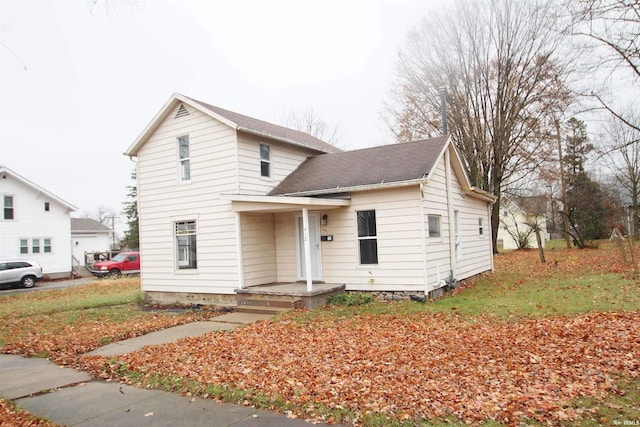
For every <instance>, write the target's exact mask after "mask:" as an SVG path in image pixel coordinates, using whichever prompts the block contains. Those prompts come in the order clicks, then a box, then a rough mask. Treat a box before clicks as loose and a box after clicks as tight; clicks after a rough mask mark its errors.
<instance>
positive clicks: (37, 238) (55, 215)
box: [0, 165, 76, 279]
mask: <svg viewBox="0 0 640 427" xmlns="http://www.w3.org/2000/svg"><path fill="white" fill-rule="evenodd" d="M0 197H1V198H2V199H1V200H0V203H1V204H2V214H1V215H0V258H4V259H7V258H28V259H33V260H35V261H38V262H39V263H40V264H41V265H42V269H43V273H44V274H45V275H46V276H48V277H49V278H51V279H55V278H60V277H68V276H70V275H71V266H72V261H71V260H72V258H71V220H70V219H71V212H73V211H75V210H76V207H75V206H73V205H72V204H70V203H68V202H66V201H64V200H62V199H61V198H59V197H58V196H56V195H54V194H52V193H50V192H49V191H47V190H45V189H44V188H42V187H40V186H38V185H36V184H34V183H33V182H31V181H29V180H28V179H26V178H24V177H22V176H20V175H19V174H17V173H16V172H14V171H12V170H11V169H9V168H7V167H5V166H2V165H0Z"/></svg>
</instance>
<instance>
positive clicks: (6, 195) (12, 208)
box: [0, 194, 16, 221]
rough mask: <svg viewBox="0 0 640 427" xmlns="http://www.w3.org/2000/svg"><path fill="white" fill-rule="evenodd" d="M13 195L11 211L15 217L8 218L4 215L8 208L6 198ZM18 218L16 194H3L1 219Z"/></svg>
mask: <svg viewBox="0 0 640 427" xmlns="http://www.w3.org/2000/svg"><path fill="white" fill-rule="evenodd" d="M5 197H11V211H12V212H13V218H10V219H6V218H5V217H4V210H5V208H6V206H5V204H4V198H5ZM15 220H16V196H15V195H14V194H3V195H2V211H0V221H15Z"/></svg>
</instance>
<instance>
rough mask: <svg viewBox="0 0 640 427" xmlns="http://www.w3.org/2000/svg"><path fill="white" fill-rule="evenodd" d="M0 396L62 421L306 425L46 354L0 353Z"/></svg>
mask: <svg viewBox="0 0 640 427" xmlns="http://www.w3.org/2000/svg"><path fill="white" fill-rule="evenodd" d="M270 317H271V316H270V315H264V314H252V313H229V314H224V315H222V316H218V317H216V318H215V321H210V322H195V323H190V324H186V325H181V326H176V327H173V328H168V329H165V330H162V331H158V332H153V333H151V334H148V335H145V336H142V337H137V338H132V339H129V340H125V341H120V342H117V343H113V344H109V345H107V346H105V347H101V348H99V349H96V350H95V351H93V352H91V353H89V354H93V355H101V356H115V355H117V354H123V353H127V352H131V351H135V350H138V349H141V348H142V347H144V346H145V345H150V344H162V343H166V342H171V341H176V340H178V339H180V338H183V337H187V336H200V335H202V334H205V333H207V332H212V331H219V330H230V329H233V328H237V327H240V326H242V325H245V324H248V323H252V322H255V321H257V320H261V319H268V318H270ZM0 397H2V398H4V399H9V400H12V401H14V402H15V404H16V405H18V407H20V408H23V409H25V410H27V411H29V413H31V414H33V415H36V416H38V417H41V418H46V419H48V420H50V421H53V422H55V423H58V424H61V425H66V426H98V427H99V426H105V427H107V426H108V427H115V426H211V427H227V426H234V427H250V426H266V427H270V426H273V427H275V426H283V427H297V426H310V425H311V424H309V423H307V422H305V421H303V420H300V419H292V418H288V417H286V416H285V415H281V414H275V413H271V412H266V411H258V410H256V409H254V408H251V407H247V406H241V405H234V404H230V403H222V404H221V403H217V402H215V401H213V400H208V399H202V398H198V397H188V396H180V395H177V394H173V393H167V392H162V391H158V390H148V389H140V388H136V387H133V386H128V385H124V384H119V383H116V382H107V381H102V380H97V379H93V378H92V377H91V376H90V375H89V374H87V373H86V372H82V371H76V370H75V369H70V368H63V367H59V366H57V365H55V364H53V363H51V362H49V361H48V360H46V359H36V358H31V359H25V358H22V357H20V356H13V355H6V354H3V355H0ZM315 425H326V424H315Z"/></svg>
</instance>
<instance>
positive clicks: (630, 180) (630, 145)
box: [602, 111, 640, 234]
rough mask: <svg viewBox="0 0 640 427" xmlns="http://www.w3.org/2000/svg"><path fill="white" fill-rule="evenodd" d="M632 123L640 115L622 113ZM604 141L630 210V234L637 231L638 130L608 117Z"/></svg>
mask: <svg viewBox="0 0 640 427" xmlns="http://www.w3.org/2000/svg"><path fill="white" fill-rule="evenodd" d="M624 116H625V117H628V118H629V119H630V120H631V121H633V122H635V123H640V117H639V115H638V114H637V113H635V112H633V111H629V112H625V113H624ZM602 139H603V140H604V141H605V146H604V147H603V149H604V150H603V155H604V157H605V158H606V159H607V160H608V161H607V162H605V164H606V165H607V167H608V168H609V170H610V172H611V175H612V176H613V178H614V180H615V184H616V187H617V188H618V193H621V196H622V198H623V201H624V202H626V203H625V204H626V205H627V206H629V207H630V209H631V212H632V214H631V216H632V218H633V223H632V224H629V225H630V227H629V228H630V229H629V230H627V231H628V232H629V233H630V234H631V233H636V232H638V231H640V227H639V225H640V224H639V223H638V208H639V206H638V204H639V202H640V200H639V199H640V130H636V129H634V128H632V127H629V126H627V125H626V124H625V123H623V122H621V121H620V120H619V119H617V118H615V117H613V116H612V117H611V118H610V119H609V122H608V123H607V126H606V127H605V134H604V135H603V138H602Z"/></svg>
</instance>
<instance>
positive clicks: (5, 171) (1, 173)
mask: <svg viewBox="0 0 640 427" xmlns="http://www.w3.org/2000/svg"><path fill="white" fill-rule="evenodd" d="M7 175H9V176H11V177H13V178H14V179H16V180H17V181H20V182H21V183H22V184H24V185H26V186H27V187H29V188H31V189H32V190H34V191H35V192H36V195H40V194H44V195H45V196H46V197H48V198H49V199H51V200H53V201H55V202H56V203H58V204H59V205H61V206H62V207H64V208H65V209H67V210H68V211H76V210H78V208H77V207H75V206H74V205H72V204H71V203H69V202H67V201H65V200H63V199H61V198H60V197H58V196H56V195H55V194H53V193H51V192H50V191H47V190H45V189H44V188H42V187H40V186H39V185H37V184H35V183H33V182H31V181H29V180H28V179H27V178H25V177H23V176H22V175H20V174H18V173H16V172H14V171H12V170H11V169H9V168H8V167H6V166H3V165H0V179H4V178H5V176H7Z"/></svg>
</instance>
